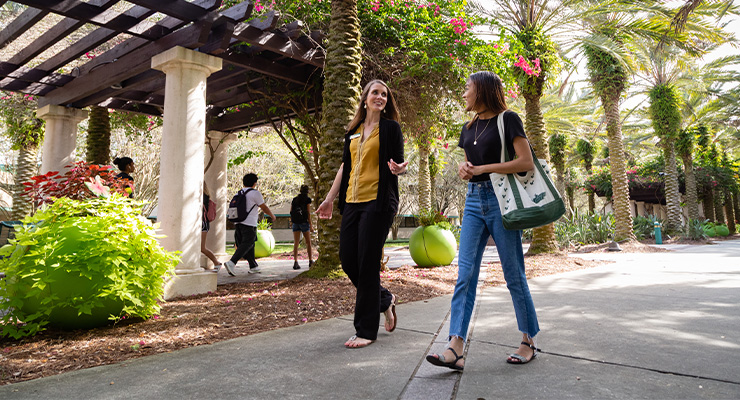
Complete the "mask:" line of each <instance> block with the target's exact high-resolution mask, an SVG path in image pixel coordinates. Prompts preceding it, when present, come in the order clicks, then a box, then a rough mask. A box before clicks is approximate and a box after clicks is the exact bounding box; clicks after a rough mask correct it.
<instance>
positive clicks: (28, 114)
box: [2, 93, 44, 220]
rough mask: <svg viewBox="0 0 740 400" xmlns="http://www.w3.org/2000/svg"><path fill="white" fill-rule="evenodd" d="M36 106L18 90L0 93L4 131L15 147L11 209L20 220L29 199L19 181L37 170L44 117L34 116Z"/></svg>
mask: <svg viewBox="0 0 740 400" xmlns="http://www.w3.org/2000/svg"><path fill="white" fill-rule="evenodd" d="M36 108H37V106H36V101H35V100H34V98H33V96H29V95H24V94H21V93H10V94H6V95H5V96H3V107H2V116H3V119H4V122H5V132H4V134H5V135H6V136H7V137H8V138H9V139H10V142H11V144H12V148H13V150H18V160H17V161H16V168H15V185H14V187H13V212H12V213H11V218H13V219H14V220H20V219H21V218H23V217H25V216H26V215H28V214H30V213H31V210H32V203H31V199H30V198H29V197H28V196H25V195H24V188H23V182H28V181H29V180H30V179H31V177H32V176H34V175H36V174H37V173H38V164H37V162H36V155H37V153H38V147H39V145H40V143H41V141H42V140H43V137H44V121H43V120H41V119H39V118H36V114H35V111H36Z"/></svg>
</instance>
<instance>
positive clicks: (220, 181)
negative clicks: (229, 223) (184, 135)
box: [201, 131, 236, 265]
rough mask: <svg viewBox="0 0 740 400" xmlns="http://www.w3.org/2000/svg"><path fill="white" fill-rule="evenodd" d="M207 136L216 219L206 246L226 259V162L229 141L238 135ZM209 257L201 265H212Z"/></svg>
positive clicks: (213, 133)
mask: <svg viewBox="0 0 740 400" xmlns="http://www.w3.org/2000/svg"><path fill="white" fill-rule="evenodd" d="M206 136H207V138H206V154H205V158H206V165H208V163H209V162H210V161H211V151H213V155H212V156H213V161H212V162H211V166H210V167H208V170H207V171H206V174H205V181H206V185H208V191H210V192H211V200H213V201H214V202H215V203H216V219H215V220H213V221H212V222H211V230H210V231H209V232H208V236H206V247H208V249H210V250H211V251H212V252H213V254H215V255H216V258H218V259H219V260H224V259H226V256H227V254H226V208H228V203H229V201H230V200H231V196H230V195H229V193H228V187H227V186H228V175H227V173H226V164H227V162H228V154H227V150H228V148H229V143H232V142H234V141H235V140H236V135H234V134H229V133H223V132H217V131H210V132H208V133H207V135H206ZM210 264H211V263H210V261H209V260H208V258H207V257H205V256H202V257H201V265H210Z"/></svg>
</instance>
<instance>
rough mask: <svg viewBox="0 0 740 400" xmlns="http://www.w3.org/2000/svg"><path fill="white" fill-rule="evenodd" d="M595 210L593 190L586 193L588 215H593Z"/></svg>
mask: <svg viewBox="0 0 740 400" xmlns="http://www.w3.org/2000/svg"><path fill="white" fill-rule="evenodd" d="M595 209H596V195H595V194H594V191H593V190H590V189H589V191H588V213H589V214H593V213H594V210H595Z"/></svg>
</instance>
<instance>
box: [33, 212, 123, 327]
mask: <svg viewBox="0 0 740 400" xmlns="http://www.w3.org/2000/svg"><path fill="white" fill-rule="evenodd" d="M58 225H59V224H58V223H52V224H50V225H49V226H48V228H49V230H51V231H54V230H57V231H58V238H59V239H60V240H59V243H60V245H59V246H58V247H57V248H56V249H55V251H53V252H52V253H51V254H49V255H48V256H47V257H46V262H45V265H44V267H43V268H44V271H45V275H46V277H47V280H48V281H49V283H47V284H46V285H45V286H44V289H43V292H44V296H41V297H39V296H36V297H31V298H28V299H27V300H26V301H25V302H24V303H23V306H22V307H21V310H22V311H23V312H24V313H26V315H31V314H34V313H36V312H39V311H40V310H41V309H42V308H44V306H43V305H42V302H43V301H44V300H45V299H52V298H53V300H51V301H52V303H51V304H52V306H53V308H52V310H51V312H50V313H49V314H48V321H49V325H51V326H53V327H56V328H60V329H66V330H72V329H89V328H95V327H98V326H103V325H106V324H108V323H109V322H110V320H109V317H110V316H111V315H121V312H122V311H123V306H124V304H123V301H121V300H120V299H110V298H103V299H101V300H102V303H101V304H99V305H98V306H97V307H92V308H91V309H90V310H89V311H90V313H89V314H87V313H83V314H79V315H78V310H77V309H76V308H74V307H70V306H69V305H66V304H65V303H67V302H69V301H73V299H75V298H79V299H90V298H93V297H95V296H96V295H97V294H98V293H99V291H100V290H101V289H103V287H104V285H105V284H106V283H107V282H106V277H105V271H94V270H87V271H84V270H82V269H77V268H68V267H67V266H66V262H68V260H70V259H71V258H73V257H74V256H75V255H76V254H78V253H83V252H86V251H90V248H89V243H86V242H85V241H84V240H83V233H82V230H81V229H80V228H79V227H76V226H69V227H65V228H62V229H59V226H58ZM91 228H92V229H94V226H93V225H92V224H88V226H85V229H86V230H89V229H91ZM21 279H22V278H21ZM25 286H26V288H27V290H31V288H32V287H31V285H25ZM52 295H53V296H52Z"/></svg>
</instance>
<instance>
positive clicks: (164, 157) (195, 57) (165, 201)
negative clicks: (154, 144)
mask: <svg viewBox="0 0 740 400" xmlns="http://www.w3.org/2000/svg"><path fill="white" fill-rule="evenodd" d="M152 68H153V69H158V70H160V71H163V72H164V73H165V74H166V75H167V77H166V81H165V94H164V99H165V100H164V125H163V130H162V150H161V159H160V176H159V202H158V207H159V209H158V214H157V219H158V221H159V222H160V227H161V231H162V234H164V235H166V237H164V238H162V239H161V240H160V243H161V244H162V247H164V248H165V249H166V250H169V251H175V250H177V251H180V253H181V254H180V258H181V259H180V264H178V265H177V267H176V273H177V276H176V277H175V278H173V279H171V280H169V281H168V282H167V283H166V286H165V299H171V298H173V297H176V296H185V295H190V294H197V293H205V292H208V291H212V290H215V289H216V274H214V273H212V272H205V271H203V269H201V268H200V237H201V233H200V232H201V215H202V204H203V200H202V190H203V168H204V160H203V143H204V142H205V135H206V123H205V118H206V78H208V76H209V75H210V74H212V73H213V72H215V71H218V70H220V69H221V59H220V58H216V57H213V56H210V55H208V54H203V53H198V52H196V51H193V50H189V49H186V48H184V47H174V48H172V49H170V50H167V51H165V52H164V53H161V54H158V55H156V56H154V57H153V58H152Z"/></svg>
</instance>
